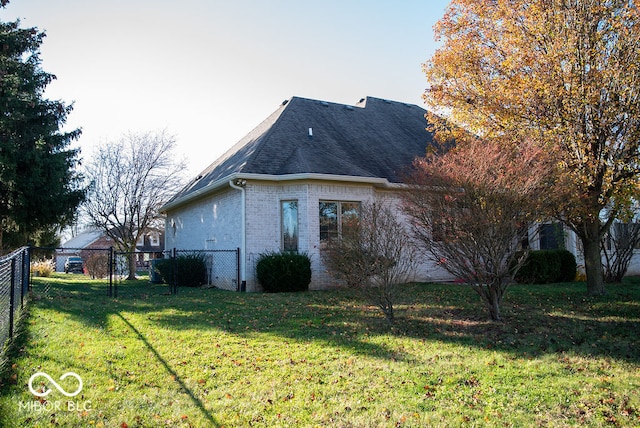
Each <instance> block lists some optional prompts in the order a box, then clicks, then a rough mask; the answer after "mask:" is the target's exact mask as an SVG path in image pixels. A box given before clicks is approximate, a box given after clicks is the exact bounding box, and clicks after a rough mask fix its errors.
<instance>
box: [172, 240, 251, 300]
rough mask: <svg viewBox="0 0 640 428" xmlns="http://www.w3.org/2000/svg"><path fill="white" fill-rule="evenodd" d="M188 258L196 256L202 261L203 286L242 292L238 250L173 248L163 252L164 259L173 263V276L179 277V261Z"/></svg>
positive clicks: (174, 281)
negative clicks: (203, 270) (204, 276)
mask: <svg viewBox="0 0 640 428" xmlns="http://www.w3.org/2000/svg"><path fill="white" fill-rule="evenodd" d="M189 256H196V257H198V258H201V259H202V260H203V261H204V265H205V269H206V279H205V283H204V284H203V285H204V286H210V287H216V288H219V289H222V290H229V291H243V290H241V289H240V249H239V248H235V249H233V250H178V249H175V248H174V249H173V250H171V251H165V258H170V259H172V260H173V262H174V266H175V267H176V269H174V271H173V272H175V276H178V275H180V267H179V266H180V263H179V259H180V258H181V257H189ZM176 283H177V278H174V279H173V284H174V285H175V284H176ZM175 290H176V288H175V287H174V291H175Z"/></svg>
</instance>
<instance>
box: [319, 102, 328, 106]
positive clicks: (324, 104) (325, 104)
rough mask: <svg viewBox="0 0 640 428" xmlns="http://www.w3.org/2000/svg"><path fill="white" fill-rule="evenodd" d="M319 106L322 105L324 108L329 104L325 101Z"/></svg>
mask: <svg viewBox="0 0 640 428" xmlns="http://www.w3.org/2000/svg"><path fill="white" fill-rule="evenodd" d="M320 104H322V105H323V106H325V107H329V103H328V102H326V101H320Z"/></svg>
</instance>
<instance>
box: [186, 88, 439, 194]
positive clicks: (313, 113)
mask: <svg viewBox="0 0 640 428" xmlns="http://www.w3.org/2000/svg"><path fill="white" fill-rule="evenodd" d="M425 113H426V111H425V110H424V109H422V108H420V107H418V106H416V105H412V104H405V103H401V102H396V101H388V100H383V99H380V98H373V97H367V98H366V99H362V100H360V102H359V103H358V104H356V105H355V106H350V105H344V104H336V103H330V102H325V101H318V100H312V99H307V98H299V97H293V98H291V99H290V100H287V101H285V102H283V103H282V105H281V106H280V107H279V108H278V109H277V110H276V111H275V112H274V113H273V114H271V115H270V116H269V117H268V118H267V119H265V120H264V121H263V122H262V123H261V124H260V125H258V126H257V127H256V128H255V129H254V130H253V131H251V132H250V133H249V134H248V135H246V136H245V137H244V138H243V139H241V140H240V141H239V142H238V143H237V144H236V145H234V146H233V147H232V148H231V149H229V150H228V151H227V152H226V153H225V154H224V155H222V156H221V157H220V158H218V159H217V160H216V161H215V162H213V163H212V164H211V165H210V166H209V167H208V168H207V169H205V170H204V171H203V172H202V173H201V174H200V176H199V178H198V179H196V180H195V181H193V182H192V183H190V184H189V185H187V186H186V187H185V188H184V189H183V190H182V191H180V192H179V193H178V194H177V195H176V196H175V197H174V198H173V200H176V199H180V198H182V197H185V196H187V195H189V194H190V193H193V192H196V191H198V190H199V189H203V188H205V187H207V186H209V185H210V184H212V183H214V182H216V181H218V180H221V179H223V178H224V177H227V176H229V175H231V174H234V173H236V174H242V173H244V174H269V175H287V174H300V173H317V174H331V175H344V176H356V177H375V178H383V179H387V180H388V181H389V182H392V183H398V182H400V181H401V178H402V176H403V173H404V172H405V171H406V170H407V169H408V168H409V167H410V166H411V163H412V161H413V159H414V158H415V157H416V156H424V155H425V153H426V148H427V146H428V145H429V144H431V143H432V135H431V134H430V133H429V132H427V130H426V127H427V121H426V119H425ZM309 128H311V129H312V134H313V136H310V135H309Z"/></svg>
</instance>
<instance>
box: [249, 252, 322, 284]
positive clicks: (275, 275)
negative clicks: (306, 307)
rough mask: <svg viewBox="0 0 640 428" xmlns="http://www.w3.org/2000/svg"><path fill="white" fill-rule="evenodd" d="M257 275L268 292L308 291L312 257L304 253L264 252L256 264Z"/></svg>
mask: <svg viewBox="0 0 640 428" xmlns="http://www.w3.org/2000/svg"><path fill="white" fill-rule="evenodd" d="M256 277H257V278H258V282H260V285H262V288H263V289H264V291H265V292H267V293H279V292H290V291H306V290H308V289H309V283H310V282H311V259H309V256H308V255H307V254H304V253H303V254H298V253H291V252H282V253H276V252H268V253H263V254H260V257H259V258H258V262H257V264H256Z"/></svg>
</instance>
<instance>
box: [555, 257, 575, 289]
mask: <svg viewBox="0 0 640 428" xmlns="http://www.w3.org/2000/svg"><path fill="white" fill-rule="evenodd" d="M556 251H557V252H558V256H559V258H560V278H559V279H558V281H560V282H571V281H573V280H575V278H576V272H577V271H578V265H577V263H576V256H574V255H573V253H572V252H571V251H568V250H556Z"/></svg>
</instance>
